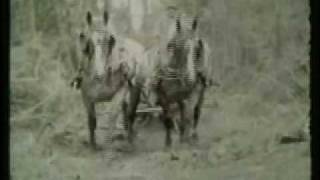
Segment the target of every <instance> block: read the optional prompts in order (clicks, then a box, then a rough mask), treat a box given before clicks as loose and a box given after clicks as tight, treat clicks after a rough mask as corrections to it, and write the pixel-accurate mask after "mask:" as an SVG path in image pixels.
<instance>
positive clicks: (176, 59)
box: [167, 17, 204, 71]
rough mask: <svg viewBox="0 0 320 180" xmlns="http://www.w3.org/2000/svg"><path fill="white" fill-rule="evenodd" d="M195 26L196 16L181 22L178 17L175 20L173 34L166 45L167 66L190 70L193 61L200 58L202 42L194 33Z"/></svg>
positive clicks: (196, 24)
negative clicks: (174, 31)
mask: <svg viewBox="0 0 320 180" xmlns="http://www.w3.org/2000/svg"><path fill="white" fill-rule="evenodd" d="M197 28H198V18H197V17H195V18H194V19H193V20H192V21H187V20H186V21H184V22H183V23H181V21H180V19H177V20H176V33H175V36H174V37H173V38H172V39H171V41H170V42H169V43H168V45H167V52H168V54H169V66H171V67H172V68H176V69H177V68H188V70H191V69H190V68H192V67H194V66H193V65H194V62H196V61H198V60H200V58H201V56H202V55H203V49H204V44H203V41H202V40H201V39H200V38H199V37H198V35H197V33H196V31H197ZM192 64H193V65H192ZM194 70H195V69H194ZM194 70H193V71H194Z"/></svg>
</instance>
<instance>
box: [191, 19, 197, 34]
mask: <svg viewBox="0 0 320 180" xmlns="http://www.w3.org/2000/svg"><path fill="white" fill-rule="evenodd" d="M197 27H198V18H197V17H195V18H194V19H193V22H192V30H193V31H195V30H196V29H197Z"/></svg>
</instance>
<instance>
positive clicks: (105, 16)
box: [103, 10, 109, 25]
mask: <svg viewBox="0 0 320 180" xmlns="http://www.w3.org/2000/svg"><path fill="white" fill-rule="evenodd" d="M108 21H109V13H108V11H106V10H105V11H104V12H103V23H104V25H107V24H108Z"/></svg>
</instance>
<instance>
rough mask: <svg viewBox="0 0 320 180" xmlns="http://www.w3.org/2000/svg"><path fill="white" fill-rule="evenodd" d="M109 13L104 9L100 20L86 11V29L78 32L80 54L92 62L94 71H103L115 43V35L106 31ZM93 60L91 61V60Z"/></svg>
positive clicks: (99, 72)
mask: <svg viewBox="0 0 320 180" xmlns="http://www.w3.org/2000/svg"><path fill="white" fill-rule="evenodd" d="M108 21H109V15H108V12H107V11H104V13H103V15H102V21H101V20H99V18H98V21H97V18H95V19H94V18H93V16H92V14H91V12H89V11H88V12H87V15H86V26H87V29H86V30H85V31H84V32H82V33H80V35H79V41H80V48H81V52H82V55H84V56H85V57H87V59H88V60H89V63H94V64H95V65H96V66H95V71H97V72H98V74H101V73H103V68H104V66H105V65H106V64H107V63H108V62H109V61H110V60H109V59H110V55H111V54H112V50H113V49H114V46H115V44H116V39H115V37H114V36H113V35H112V34H111V33H109V32H108V30H107V25H108ZM92 60H93V61H92Z"/></svg>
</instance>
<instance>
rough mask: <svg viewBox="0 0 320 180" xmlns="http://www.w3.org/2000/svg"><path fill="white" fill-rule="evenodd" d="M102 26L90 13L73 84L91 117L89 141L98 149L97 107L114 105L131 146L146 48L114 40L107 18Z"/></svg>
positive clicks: (121, 39) (124, 40)
mask: <svg viewBox="0 0 320 180" xmlns="http://www.w3.org/2000/svg"><path fill="white" fill-rule="evenodd" d="M103 17H104V18H103V24H102V26H93V22H92V15H91V13H90V12H88V13H87V25H88V31H87V32H85V33H81V35H80V45H81V46H80V47H81V52H82V58H81V62H80V67H81V68H80V69H79V75H78V77H77V78H76V79H75V81H74V83H77V84H78V88H80V90H81V94H82V99H83V102H84V105H85V107H86V111H87V115H88V126H89V139H90V144H91V145H92V147H93V148H96V147H97V145H96V141H95V129H96V126H97V120H96V112H95V104H96V103H98V102H110V101H112V102H115V104H114V106H116V107H117V108H118V109H119V108H120V109H121V111H122V113H121V114H122V115H123V120H124V124H125V125H126V126H125V129H126V130H127V131H128V139H129V141H130V142H131V139H132V136H133V123H134V119H135V115H136V113H135V112H136V108H137V105H138V102H139V99H140V89H141V88H140V87H139V84H141V83H140V82H139V81H140V79H141V78H140V77H141V76H142V74H143V73H142V72H143V67H141V66H139V65H137V64H142V63H140V61H143V60H142V59H143V58H144V48H143V46H141V45H140V44H139V43H137V42H135V41H133V40H130V39H123V38H120V37H115V36H114V35H112V34H110V33H109V32H108V31H107V30H106V25H107V23H108V19H107V17H108V16H107V14H106V12H105V13H104V16H103Z"/></svg>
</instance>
